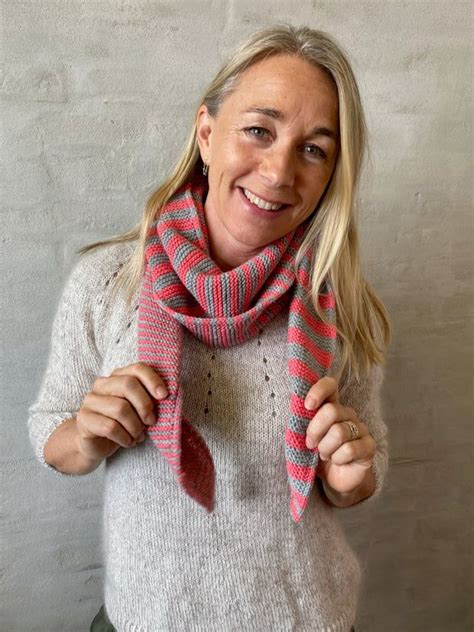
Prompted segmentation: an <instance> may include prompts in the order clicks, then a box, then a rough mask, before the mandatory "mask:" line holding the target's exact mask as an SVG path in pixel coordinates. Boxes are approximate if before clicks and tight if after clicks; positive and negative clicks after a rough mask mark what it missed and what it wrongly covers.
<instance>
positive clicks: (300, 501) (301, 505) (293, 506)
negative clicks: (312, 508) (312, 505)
mask: <svg viewBox="0 0 474 632" xmlns="http://www.w3.org/2000/svg"><path fill="white" fill-rule="evenodd" d="M307 504H308V498H307V497H305V496H302V495H301V494H299V493H298V492H297V491H296V490H294V489H293V490H292V492H291V498H290V514H291V517H292V519H293V522H294V523H295V524H298V522H300V521H301V518H302V517H303V513H304V510H305V509H306V505H307Z"/></svg>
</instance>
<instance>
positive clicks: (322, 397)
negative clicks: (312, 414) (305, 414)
mask: <svg viewBox="0 0 474 632" xmlns="http://www.w3.org/2000/svg"><path fill="white" fill-rule="evenodd" d="M325 401H329V402H338V401H339V398H338V382H337V380H336V379H334V378H333V377H329V376H325V377H322V378H321V379H320V380H319V381H318V382H316V384H313V386H312V387H311V388H310V389H309V391H308V394H307V395H306V398H305V400H304V405H305V407H306V408H307V410H316V409H317V408H319V407H320V406H322V404H323V403H324V402H325Z"/></svg>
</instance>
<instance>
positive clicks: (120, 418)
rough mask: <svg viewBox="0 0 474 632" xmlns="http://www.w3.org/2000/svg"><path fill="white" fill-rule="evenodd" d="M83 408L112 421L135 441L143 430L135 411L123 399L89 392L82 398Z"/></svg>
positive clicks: (143, 427)
mask: <svg viewBox="0 0 474 632" xmlns="http://www.w3.org/2000/svg"><path fill="white" fill-rule="evenodd" d="M145 395H146V393H145ZM146 397H147V398H148V399H149V400H150V398H149V396H148V395H146ZM150 404H151V400H150ZM83 406H85V407H86V408H87V409H89V410H91V411H93V412H95V413H98V414H100V415H103V416H104V417H109V418H110V419H114V420H115V421H117V422H118V423H119V424H120V425H122V426H123V427H124V429H125V430H126V431H127V433H128V434H129V435H130V436H131V437H133V439H136V438H137V437H138V436H139V435H140V433H141V432H142V431H143V430H144V429H145V426H144V424H143V423H142V420H141V419H140V417H139V416H138V414H137V411H136V410H135V408H134V407H133V406H132V404H131V403H130V402H129V401H128V400H127V399H126V398H124V397H120V396H118V397H114V396H111V395H97V393H95V392H91V393H88V394H87V395H86V396H85V397H84V402H83Z"/></svg>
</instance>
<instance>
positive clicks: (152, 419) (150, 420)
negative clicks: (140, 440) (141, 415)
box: [145, 413, 156, 426]
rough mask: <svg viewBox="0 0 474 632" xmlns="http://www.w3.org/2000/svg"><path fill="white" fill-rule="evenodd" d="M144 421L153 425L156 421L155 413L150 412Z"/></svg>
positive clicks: (148, 424)
mask: <svg viewBox="0 0 474 632" xmlns="http://www.w3.org/2000/svg"><path fill="white" fill-rule="evenodd" d="M145 423H146V424H147V426H154V425H155V423H156V419H155V415H154V414H153V413H150V414H149V415H148V417H146V418H145Z"/></svg>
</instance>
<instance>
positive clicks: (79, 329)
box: [28, 249, 116, 476]
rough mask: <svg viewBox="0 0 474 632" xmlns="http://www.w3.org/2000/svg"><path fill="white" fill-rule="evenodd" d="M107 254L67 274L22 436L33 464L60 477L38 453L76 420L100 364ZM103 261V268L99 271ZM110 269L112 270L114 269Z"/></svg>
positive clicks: (87, 260) (93, 257) (92, 257)
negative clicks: (31, 451)
mask: <svg viewBox="0 0 474 632" xmlns="http://www.w3.org/2000/svg"><path fill="white" fill-rule="evenodd" d="M111 253H113V250H112V251H110V250H109V253H107V250H106V249H105V250H99V251H93V252H92V253H88V254H86V255H84V256H83V257H82V258H81V259H80V260H79V261H78V263H76V265H75V267H74V268H73V270H72V272H71V274H70V276H69V278H68V279H67V282H66V284H65V287H64V289H63V292H62V295H61V298H60V301H59V306H58V308H57V311H56V315H55V317H54V321H53V326H52V336H51V344H50V351H49V357H48V361H47V365H46V370H45V373H44V376H43V380H42V383H41V386H40V390H39V393H38V395H37V399H36V402H35V403H34V404H32V405H31V406H30V408H29V419H28V431H29V436H30V441H31V444H32V446H33V449H34V452H35V455H36V458H37V459H38V460H39V462H40V463H41V464H42V465H44V466H45V467H46V468H48V469H50V470H51V471H53V472H56V473H58V474H61V475H63V476H64V475H65V476H70V474H64V473H63V472H59V471H58V470H56V469H55V468H54V467H52V466H51V465H49V464H48V463H47V462H46V461H45V458H44V447H45V445H46V443H47V441H48V439H49V437H50V436H51V434H52V433H53V431H54V430H55V429H56V428H57V427H58V426H59V425H60V424H61V423H63V422H64V421H66V420H67V419H71V418H73V417H75V416H76V414H77V412H78V410H79V408H80V407H81V404H82V401H83V399H84V396H85V394H86V393H87V392H88V391H90V390H91V387H92V385H93V383H94V380H95V378H96V377H97V376H98V375H99V372H100V367H101V363H102V359H101V354H100V352H99V350H98V347H97V343H96V337H97V331H96V324H95V323H99V324H100V318H99V316H100V314H99V310H100V309H101V308H102V304H103V302H104V297H103V296H100V295H99V294H100V289H98V288H102V287H103V283H102V281H103V280H104V279H103V277H105V276H107V274H108V273H109V272H110V271H109V268H111V267H113V265H114V262H110V254H111ZM107 256H108V258H109V263H108V265H104V264H105V262H106V261H107ZM115 267H116V264H115Z"/></svg>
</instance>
